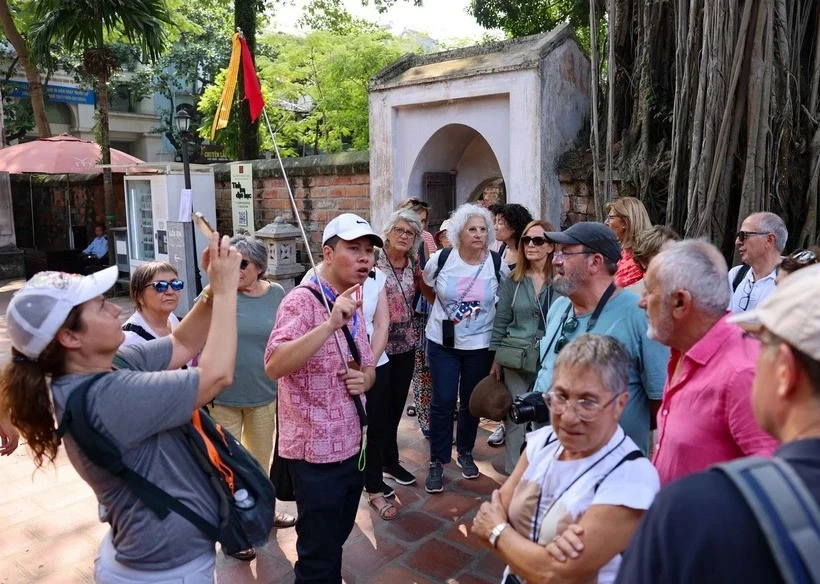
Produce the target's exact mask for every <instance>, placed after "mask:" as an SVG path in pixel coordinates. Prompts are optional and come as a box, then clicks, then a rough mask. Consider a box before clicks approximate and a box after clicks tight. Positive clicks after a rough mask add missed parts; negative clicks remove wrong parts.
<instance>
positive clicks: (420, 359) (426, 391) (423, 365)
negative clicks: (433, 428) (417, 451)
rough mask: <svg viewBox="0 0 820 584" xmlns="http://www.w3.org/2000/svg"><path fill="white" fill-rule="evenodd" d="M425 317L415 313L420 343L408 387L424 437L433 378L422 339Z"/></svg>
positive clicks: (428, 423)
mask: <svg viewBox="0 0 820 584" xmlns="http://www.w3.org/2000/svg"><path fill="white" fill-rule="evenodd" d="M425 320H426V317H425V315H423V314H418V313H416V315H415V317H414V325H415V327H416V330H417V331H421V332H420V334H419V336H420V337H421V338H420V341H419V342H418V343H417V344H416V367H415V369H414V370H413V381H412V382H411V383H410V387H411V388H412V390H413V404H414V405H415V407H416V419H417V420H418V422H419V428H421V431H422V433H423V434H424V435H425V436H426V435H428V434H429V433H430V401H431V400H432V398H433V376H432V375H431V374H430V367H429V366H428V365H427V357H426V355H425V353H426V350H425V349H426V347H425V345H426V344H427V342H426V339H425V338H424V327H425V326H426V324H427V323H426V322H425Z"/></svg>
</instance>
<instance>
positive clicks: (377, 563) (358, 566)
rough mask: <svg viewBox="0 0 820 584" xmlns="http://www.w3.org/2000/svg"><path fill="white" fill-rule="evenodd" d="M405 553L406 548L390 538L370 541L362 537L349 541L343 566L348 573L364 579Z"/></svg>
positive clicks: (345, 549) (343, 558)
mask: <svg viewBox="0 0 820 584" xmlns="http://www.w3.org/2000/svg"><path fill="white" fill-rule="evenodd" d="M404 553H405V548H404V546H403V545H401V544H399V543H397V542H396V541H394V540H392V539H390V538H387V537H377V538H375V539H370V538H369V537H367V536H364V535H361V536H359V537H357V538H356V539H354V540H348V542H347V544H346V545H345V547H344V555H343V557H342V565H343V566H344V568H345V569H346V570H347V571H348V572H350V573H353V574H355V575H357V576H359V577H360V578H364V577H367V576H369V575H371V574H373V573H374V572H376V571H377V570H380V569H381V568H382V567H384V566H386V565H387V564H389V563H391V562H392V561H393V560H395V559H396V558H398V557H399V556H401V555H402V554H404ZM345 579H347V578H345Z"/></svg>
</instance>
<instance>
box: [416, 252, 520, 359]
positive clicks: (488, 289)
mask: <svg viewBox="0 0 820 584" xmlns="http://www.w3.org/2000/svg"><path fill="white" fill-rule="evenodd" d="M440 253H441V251H437V252H436V253H434V254H433V255H432V256H431V257H430V259H429V260H427V264H426V265H425V266H424V272H423V278H424V282H425V283H426V284H427V285H428V286H430V287H431V288H432V289H433V291H434V292H435V293H436V301H435V302H434V303H433V308H432V311H431V312H430V318H429V319H428V320H427V328H426V329H425V332H426V334H427V340H428V341H433V342H434V343H438V344H439V345H441V344H443V343H442V334H441V321H442V320H453V321H454V322H455V323H456V324H455V348H456V349H463V350H473V349H486V348H488V347H489V346H490V338H491V337H492V336H493V320H494V319H495V303H496V302H497V301H498V290H499V288H500V286H499V282H498V280H497V279H496V277H495V264H494V263H493V258H492V257H491V255H490V254H489V253H487V255H486V258H485V259H484V263H483V264H482V265H481V271H480V272H478V268H479V267H478V266H477V265H476V266H473V265H470V264H468V263H466V262H465V261H464V260H462V259H461V256H460V255H459V254H458V250H457V249H453V250H452V252H451V253H450V256H449V257H448V258H447V262H446V263H445V264H444V266H443V267H442V268H441V272H439V274H438V277H435V278H434V276H435V273H436V270H437V269H438V257H439V254H440ZM476 272H478V276H477V277H476V278H475V282H474V283H473V277H474V276H475V275H476ZM500 273H501V280H502V282H503V281H504V279H505V278H506V277H507V276H508V275H509V273H510V269H509V268H508V267H507V264H505V263H504V262H503V261H502V262H501V269H500ZM471 284H472V286H471ZM468 289H469V291H468ZM465 292H466V294H465ZM444 306H447V310H445V309H444Z"/></svg>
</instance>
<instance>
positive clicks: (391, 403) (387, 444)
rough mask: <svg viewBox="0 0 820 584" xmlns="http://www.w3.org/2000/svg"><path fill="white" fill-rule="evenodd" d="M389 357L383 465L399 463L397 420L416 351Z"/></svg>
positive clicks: (399, 416)
mask: <svg viewBox="0 0 820 584" xmlns="http://www.w3.org/2000/svg"><path fill="white" fill-rule="evenodd" d="M389 357H390V380H389V381H388V383H387V422H388V426H387V434H386V435H385V437H384V441H383V448H382V464H383V466H395V465H397V464H398V463H399V445H398V436H399V422H401V416H402V414H404V404H405V403H407V393H408V392H409V391H410V382H411V381H413V369H414V368H415V366H416V352H415V351H407V352H405V353H396V354H395V355H389Z"/></svg>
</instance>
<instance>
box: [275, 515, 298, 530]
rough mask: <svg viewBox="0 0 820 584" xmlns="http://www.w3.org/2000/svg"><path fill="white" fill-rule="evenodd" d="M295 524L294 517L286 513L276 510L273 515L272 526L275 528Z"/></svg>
mask: <svg viewBox="0 0 820 584" xmlns="http://www.w3.org/2000/svg"><path fill="white" fill-rule="evenodd" d="M294 525H296V517H294V516H293V515H288V514H287V513H279V512H278V511H277V512H276V514H275V515H274V516H273V526H274V527H275V528H277V529H284V528H286V527H293V526H294Z"/></svg>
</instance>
